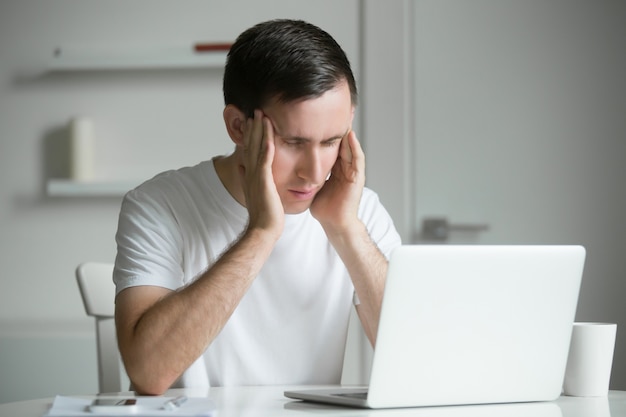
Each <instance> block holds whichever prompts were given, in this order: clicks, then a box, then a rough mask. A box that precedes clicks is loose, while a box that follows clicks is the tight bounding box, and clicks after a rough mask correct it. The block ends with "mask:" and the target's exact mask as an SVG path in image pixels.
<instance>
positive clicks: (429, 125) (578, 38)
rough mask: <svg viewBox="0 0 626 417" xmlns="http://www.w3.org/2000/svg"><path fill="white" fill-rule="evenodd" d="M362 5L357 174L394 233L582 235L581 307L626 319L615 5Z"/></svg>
mask: <svg viewBox="0 0 626 417" xmlns="http://www.w3.org/2000/svg"><path fill="white" fill-rule="evenodd" d="M364 7H365V9H364V28H365V30H364V32H365V37H364V42H366V43H365V48H364V57H363V59H364V66H363V72H364V79H365V83H364V87H363V90H364V95H365V97H364V99H363V102H364V103H365V104H364V107H365V111H364V115H363V120H364V126H363V131H364V133H365V137H364V143H365V148H366V154H367V157H368V165H367V166H368V185H369V186H370V187H372V188H374V189H375V190H376V191H377V192H378V193H379V195H380V197H381V200H382V201H383V203H384V204H385V205H386V206H387V207H388V209H389V211H390V212H391V214H392V216H393V217H394V219H395V221H396V223H397V226H398V228H399V229H400V230H401V233H402V235H403V238H404V241H405V243H430V242H432V241H433V235H432V233H431V234H429V233H428V230H427V229H428V227H424V226H433V225H437V224H439V225H441V224H442V222H443V224H444V225H445V224H446V223H445V222H447V225H449V226H450V225H451V226H455V225H460V226H467V227H462V228H461V230H455V228H454V227H451V228H448V229H447V232H448V234H447V236H446V237H445V239H440V240H436V242H437V243H469V244H489V243H493V244H561V243H564V244H582V245H584V246H585V247H586V248H587V251H588V255H587V264H586V268H585V275H584V278H583V287H582V289H581V295H580V299H579V306H578V313H577V320H579V321H610V322H617V323H618V327H619V326H620V325H621V324H624V325H626V303H624V302H623V301H622V298H623V294H626V225H625V223H624V222H623V220H622V218H623V216H624V215H626V191H625V189H626V187H624V185H623V182H624V179H626V81H625V80H626V77H625V76H624V74H626V55H624V53H623V46H624V39H626V26H624V25H623V22H624V21H625V20H626V5H625V4H624V3H622V2H612V1H609V0H603V1H598V2H571V1H568V0H557V1H552V2H540V1H529V2H519V1H514V0H509V1H501V0H479V1H473V2H465V1H463V0H456V1H447V2H441V1H437V0H418V1H404V2H397V3H385V5H384V7H382V6H379V5H376V4H375V2H374V1H366V2H365V6H364ZM385 19H387V20H388V22H387V24H386V25H383V24H382V23H381V22H385ZM394 22H395V23H394ZM383 26H384V29H383V28H382V27H383ZM368 41H369V43H367V42H368ZM381 54H382V55H383V56H384V57H385V58H384V59H377V56H378V57H379V56H380V55H381ZM383 86H384V87H383ZM383 88H384V91H386V92H387V94H389V96H388V97H385V98H384V99H381V97H383V96H382V95H381V94H385V93H384V92H381V90H383ZM361 136H363V134H362V135H361ZM390 184H391V185H390ZM433 220H434V221H435V223H433ZM425 221H426V223H424V222H425ZM437 222H439V223H437ZM435 237H436V236H435ZM625 343H626V335H625V334H624V333H623V332H622V336H619V332H618V340H617V346H616V350H615V352H616V353H615V360H614V365H613V374H612V385H611V387H612V388H613V389H624V388H626V351H625V350H624V349H623V348H621V349H620V346H622V347H623V345H624V344H625Z"/></svg>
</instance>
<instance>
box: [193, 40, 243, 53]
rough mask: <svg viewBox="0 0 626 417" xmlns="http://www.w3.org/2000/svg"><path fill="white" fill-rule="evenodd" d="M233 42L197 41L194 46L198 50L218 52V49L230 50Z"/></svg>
mask: <svg viewBox="0 0 626 417" xmlns="http://www.w3.org/2000/svg"><path fill="white" fill-rule="evenodd" d="M231 46H233V44H232V43H226V42H223V43H197V44H195V45H194V46H193V49H194V51H196V52H216V51H228V50H230V47H231Z"/></svg>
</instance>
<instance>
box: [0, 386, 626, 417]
mask: <svg viewBox="0 0 626 417" xmlns="http://www.w3.org/2000/svg"><path fill="white" fill-rule="evenodd" d="M286 388H288V389H293V388H294V387H233V388H211V389H210V390H209V391H200V392H199V391H194V390H180V389H178V390H171V391H168V393H167V395H180V394H182V393H185V394H187V395H189V396H195V397H210V398H211V399H213V401H214V402H215V403H216V404H217V407H218V413H217V417H235V416H236V417H247V416H250V417H257V416H262V417H265V416H271V417H282V416H285V417H306V416H307V415H308V416H313V417H314V416H322V415H323V416H336V417H361V416H372V417H404V416H416V417H430V416H433V417H457V416H458V417H462V416H476V417H478V416H480V417H490V416H493V417H535V416H541V417H609V416H611V417H626V391H611V392H610V393H609V396H608V397H604V398H576V397H561V398H559V399H558V400H557V401H554V402H549V403H530V404H500V405H484V406H483V405H476V406H465V407H433V408H405V409H389V410H360V409H351V408H344V407H334V406H325V405H317V404H311V403H303V402H299V401H293V400H290V399H288V398H285V397H284V396H283V391H284V390H285V389H286ZM129 394H130V393H119V394H116V395H120V396H123V395H129ZM50 404H52V398H45V399H38V400H30V401H20V402H14V403H6V404H0V417H41V416H42V415H43V414H44V413H45V412H46V411H47V410H48V408H49V407H50Z"/></svg>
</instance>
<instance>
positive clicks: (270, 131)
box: [262, 116, 275, 168]
mask: <svg viewBox="0 0 626 417" xmlns="http://www.w3.org/2000/svg"><path fill="white" fill-rule="evenodd" d="M262 122H263V152H264V153H265V157H266V159H265V163H266V164H269V167H270V168H271V165H272V162H273V161H274V149H275V148H274V125H272V121H271V120H270V119H269V117H266V116H264V117H263V121H262Z"/></svg>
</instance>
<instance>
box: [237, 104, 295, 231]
mask: <svg viewBox="0 0 626 417" xmlns="http://www.w3.org/2000/svg"><path fill="white" fill-rule="evenodd" d="M243 130H244V131H243V134H244V138H243V139H244V146H243V157H242V161H241V164H240V166H239V171H240V173H241V175H242V187H243V192H244V195H245V198H246V208H247V209H248V214H249V216H250V220H249V223H248V229H252V228H257V229H261V230H265V231H269V232H272V233H273V234H274V235H275V237H276V239H278V237H279V236H280V235H281V233H282V231H283V227H284V223H285V210H284V208H283V205H282V202H281V200H280V196H279V194H278V190H277V189H276V184H275V183H274V175H273V173H272V163H273V161H274V149H275V148H274V128H273V126H272V123H271V121H270V120H269V119H268V118H267V117H266V116H265V115H264V114H263V112H262V111H261V110H255V111H254V118H253V119H252V118H250V119H247V120H246V122H245V123H244V126H243Z"/></svg>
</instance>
